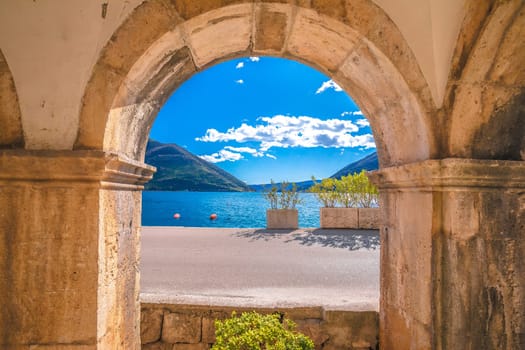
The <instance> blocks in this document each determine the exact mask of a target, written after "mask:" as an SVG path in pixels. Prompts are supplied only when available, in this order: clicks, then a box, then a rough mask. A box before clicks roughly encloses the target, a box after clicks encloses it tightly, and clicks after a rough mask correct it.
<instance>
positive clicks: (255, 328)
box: [212, 312, 314, 350]
mask: <svg viewBox="0 0 525 350" xmlns="http://www.w3.org/2000/svg"><path fill="white" fill-rule="evenodd" d="M294 329H295V323H294V322H293V321H290V320H287V319H285V320H284V321H283V322H282V323H281V317H280V315H278V314H272V315H261V314H259V313H257V312H243V313H242V314H241V316H239V317H236V314H235V312H233V313H232V317H231V318H228V319H226V320H223V321H220V320H217V321H215V338H216V340H215V344H214V345H213V346H212V350H312V349H314V343H313V342H312V340H311V339H310V338H308V337H307V336H305V335H304V334H301V333H298V332H296V331H295V330H294Z"/></svg>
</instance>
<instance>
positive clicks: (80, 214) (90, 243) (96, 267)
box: [0, 151, 154, 349]
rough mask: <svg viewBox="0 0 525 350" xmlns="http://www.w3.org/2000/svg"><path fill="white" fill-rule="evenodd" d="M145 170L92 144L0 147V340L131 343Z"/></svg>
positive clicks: (11, 345)
mask: <svg viewBox="0 0 525 350" xmlns="http://www.w3.org/2000/svg"><path fill="white" fill-rule="evenodd" d="M153 172H154V168H152V167H149V166H146V165H143V164H140V163H137V162H134V161H130V160H127V159H124V158H122V157H119V156H118V155H114V154H106V153H103V152H98V151H0V227H1V228H2V234H1V235H0V283H1V285H2V288H0V305H2V312H0V348H1V349H30V348H31V349H32V348H33V347H36V346H38V348H41V347H42V348H43V349H66V348H67V349H77V348H78V349H139V344H140V341H139V339H138V334H139V331H138V328H139V303H138V287H139V284H138V283H139V275H138V254H139V237H138V235H139V229H140V209H141V208H140V204H141V203H140V201H141V196H140V190H141V189H142V188H143V187H142V186H143V184H144V183H145V182H146V181H147V180H148V179H150V178H151V176H152V174H153Z"/></svg>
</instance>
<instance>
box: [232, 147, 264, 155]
mask: <svg viewBox="0 0 525 350" xmlns="http://www.w3.org/2000/svg"><path fill="white" fill-rule="evenodd" d="M224 149H225V150H228V151H232V152H237V153H248V154H251V155H252V156H254V157H263V156H264V153H263V152H259V151H257V150H256V149H255V148H251V147H233V146H226V147H224Z"/></svg>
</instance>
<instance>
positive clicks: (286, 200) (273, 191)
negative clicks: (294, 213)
mask: <svg viewBox="0 0 525 350" xmlns="http://www.w3.org/2000/svg"><path fill="white" fill-rule="evenodd" d="M271 183H272V187H271V188H270V189H269V190H267V191H265V192H264V193H263V196H264V198H265V199H266V200H267V201H268V202H269V203H270V208H271V209H295V207H296V206H297V204H299V203H301V198H299V193H298V192H297V185H296V184H295V183H292V184H290V183H289V182H287V181H283V182H281V184H280V188H279V187H278V186H277V184H276V183H275V182H274V181H273V180H272V182H271Z"/></svg>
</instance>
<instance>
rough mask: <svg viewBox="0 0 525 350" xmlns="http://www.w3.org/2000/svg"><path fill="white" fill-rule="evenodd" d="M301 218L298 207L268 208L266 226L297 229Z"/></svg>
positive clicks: (275, 228) (269, 227) (277, 228)
mask: <svg viewBox="0 0 525 350" xmlns="http://www.w3.org/2000/svg"><path fill="white" fill-rule="evenodd" d="M298 227H299V219H298V212H297V209H268V210H266V228H267V229H270V230H279V229H297V228H298Z"/></svg>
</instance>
